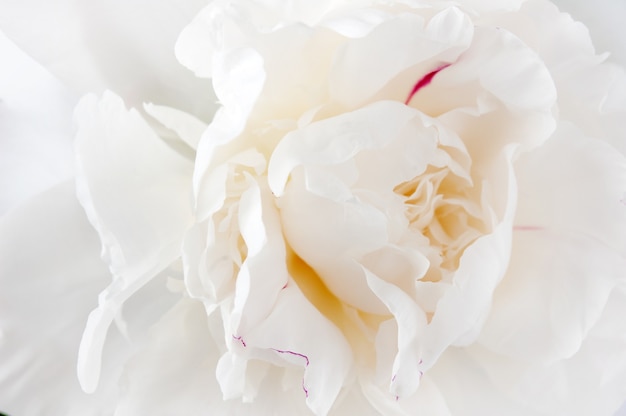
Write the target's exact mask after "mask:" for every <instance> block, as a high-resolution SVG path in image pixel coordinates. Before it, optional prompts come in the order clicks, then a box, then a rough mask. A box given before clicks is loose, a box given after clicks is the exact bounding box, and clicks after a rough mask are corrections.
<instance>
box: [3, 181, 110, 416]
mask: <svg viewBox="0 0 626 416" xmlns="http://www.w3.org/2000/svg"><path fill="white" fill-rule="evenodd" d="M99 251H100V243H99V241H98V236H97V234H96V233H95V232H94V230H93V228H92V227H91V226H90V224H89V223H88V222H87V219H86V218H85V214H84V212H83V210H82V208H81V207H80V205H79V203H78V201H77V200H76V197H75V195H74V187H73V186H72V184H71V183H66V184H63V185H60V186H57V187H54V188H52V189H51V190H49V191H47V192H46V193H43V194H41V195H39V196H37V197H36V198H33V199H31V200H30V201H28V203H26V204H25V205H23V206H21V207H20V208H19V209H16V210H15V211H13V212H12V213H11V214H9V215H7V216H5V217H4V218H2V220H0V411H2V412H5V413H7V414H11V415H22V416H37V415H44V414H45V415H50V416H96V415H102V414H105V413H107V412H109V413H111V412H112V408H111V405H112V404H113V402H114V401H115V399H116V390H115V387H114V384H108V385H107V387H106V389H101V390H99V391H97V392H96V393H95V394H94V395H86V394H85V393H83V392H82V391H81V389H80V386H79V384H78V379H77V378H76V370H75V369H76V355H77V352H78V344H79V341H80V337H81V333H82V330H83V327H84V323H85V317H86V315H87V313H88V312H89V310H90V309H92V308H93V306H94V305H95V304H96V299H97V294H98V292H99V291H100V290H101V289H102V288H103V287H104V286H105V285H106V284H107V283H108V281H109V279H110V275H109V272H108V271H107V268H106V265H105V264H104V263H103V262H102V260H101V259H100V256H99ZM111 369H112V370H113V373H117V369H115V367H112V368H111ZM105 376H107V375H106V374H105Z"/></svg>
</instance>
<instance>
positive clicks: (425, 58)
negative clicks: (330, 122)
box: [329, 8, 473, 108]
mask: <svg viewBox="0 0 626 416" xmlns="http://www.w3.org/2000/svg"><path fill="white" fill-rule="evenodd" d="M472 32H473V27H472V24H471V22H470V20H469V19H468V18H467V16H465V15H464V14H463V13H462V12H461V11H459V10H458V9H457V8H449V9H446V10H444V11H442V12H440V13H438V14H437V15H435V16H434V17H433V18H432V19H431V20H430V21H429V22H428V23H427V24H425V22H424V21H423V18H421V17H420V16H418V15H414V14H406V15H400V16H398V17H395V18H392V19H389V20H388V21H385V22H384V23H381V24H380V25H379V26H377V27H376V28H374V29H373V30H372V31H371V32H370V33H369V34H368V35H367V36H365V37H363V38H359V39H354V40H352V41H350V42H348V43H346V44H345V46H344V47H342V48H340V49H339V51H338V52H337V57H336V59H335V61H334V64H333V68H332V69H331V74H330V79H329V82H330V91H331V96H332V98H334V99H335V100H337V101H338V102H339V103H341V104H342V105H343V106H345V107H347V108H356V107H358V106H359V105H363V104H364V103H365V102H366V101H367V100H368V99H369V98H370V97H372V96H373V95H374V94H376V93H377V92H378V91H379V90H380V89H381V88H383V87H384V86H385V85H386V84H387V83H389V82H390V81H391V80H392V79H393V78H394V77H396V76H398V75H400V74H401V73H402V72H403V71H405V70H407V69H409V68H411V67H413V66H416V65H418V64H419V65H420V68H419V69H420V70H421V72H422V73H423V74H426V73H428V72H430V71H432V70H433V69H435V68H436V67H438V66H441V64H442V63H447V62H454V61H455V60H456V59H457V58H458V57H459V55H460V54H461V53H462V52H463V51H464V50H465V49H467V47H468V46H469V44H470V42H471V38H472ZM391 43H393V44H394V47H393V48H390V47H389V44H391ZM406 51H415V52H414V53H412V54H407V52H406ZM364 68H367V70H366V71H365V70H363V69H364ZM415 72H418V73H419V72H420V71H418V70H416V71H415ZM410 82H411V83H414V82H415V80H413V79H412V80H410ZM410 88H411V87H410V86H406V87H405V88H404V90H405V91H402V92H401V94H402V96H401V97H393V98H399V101H403V100H404V99H405V98H406V95H407V94H408V93H409V92H410ZM389 98H392V97H389Z"/></svg>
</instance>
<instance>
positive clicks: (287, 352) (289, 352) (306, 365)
mask: <svg viewBox="0 0 626 416" xmlns="http://www.w3.org/2000/svg"><path fill="white" fill-rule="evenodd" d="M270 349H271V350H273V351H276V352H277V353H280V354H290V355H295V356H296V357H302V358H304V359H305V360H306V364H305V367H308V366H309V357H307V356H306V355H304V354H300V353H299V352H293V351H289V350H278V349H276V348H270ZM302 390H304V395H305V396H306V397H309V390H307V388H306V386H305V385H304V378H303V379H302Z"/></svg>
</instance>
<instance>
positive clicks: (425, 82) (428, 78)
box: [404, 64, 451, 105]
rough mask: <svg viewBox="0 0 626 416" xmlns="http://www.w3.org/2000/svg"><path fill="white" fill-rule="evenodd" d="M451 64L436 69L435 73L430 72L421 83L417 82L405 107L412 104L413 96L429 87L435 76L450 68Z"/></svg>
mask: <svg viewBox="0 0 626 416" xmlns="http://www.w3.org/2000/svg"><path fill="white" fill-rule="evenodd" d="M450 65H451V64H445V65H442V66H440V67H439V68H437V69H435V70H434V71H431V72H429V73H428V74H426V75H424V76H423V77H422V78H421V79H420V80H419V81H417V83H416V84H415V85H414V86H413V89H412V90H411V92H410V93H409V96H408V97H407V99H406V101H404V104H405V105H409V103H410V102H411V100H412V99H413V96H414V95H415V94H417V92H418V91H419V90H421V89H422V88H424V87H425V86H427V85H428V84H430V83H431V82H432V80H433V78H434V77H435V75H437V74H438V73H439V71H441V70H443V69H446V68H447V67H449V66H450Z"/></svg>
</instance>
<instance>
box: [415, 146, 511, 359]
mask: <svg viewBox="0 0 626 416" xmlns="http://www.w3.org/2000/svg"><path fill="white" fill-rule="evenodd" d="M513 151H514V149H513V148H512V147H510V146H509V147H508V148H506V149H505V150H504V151H503V152H502V154H501V155H500V158H499V159H498V160H496V161H495V162H494V166H493V168H494V175H496V174H497V173H496V172H499V173H500V175H502V176H503V177H502V178H500V179H501V180H503V182H504V183H502V184H497V183H496V182H494V185H495V187H494V189H493V194H494V195H498V196H499V197H500V198H502V199H503V200H504V201H505V202H504V203H503V204H501V205H503V213H502V216H501V219H500V221H501V222H500V223H499V224H498V225H497V226H496V227H495V229H494V230H493V232H492V233H490V234H487V235H485V236H483V237H480V238H479V239H477V240H476V241H475V242H473V243H472V244H471V245H470V246H469V247H468V248H467V249H466V250H465V251H464V253H463V255H462V257H461V260H460V264H459V267H458V269H457V270H456V272H455V273H454V277H453V285H452V286H450V287H449V288H448V289H447V290H446V292H445V293H444V295H443V296H442V298H441V299H440V300H439V302H438V303H437V309H436V311H435V314H434V316H433V318H432V321H431V322H430V323H429V325H428V326H427V327H426V331H425V332H424V334H423V337H424V341H423V352H422V354H423V355H422V360H423V368H424V371H426V370H427V369H428V368H430V367H431V366H432V365H434V364H435V362H436V361H437V359H438V358H439V356H440V355H441V354H442V353H443V352H444V351H445V350H446V348H448V347H449V346H451V345H469V344H471V343H473V342H474V341H475V340H476V338H477V337H478V335H479V334H480V331H481V329H482V326H483V324H484V321H485V318H486V317H487V314H488V313H489V310H490V308H491V302H492V297H493V294H494V290H495V289H496V287H497V286H498V284H499V283H500V281H501V279H502V277H503V276H504V273H505V271H506V268H507V266H508V262H509V255H510V247H511V227H512V223H513V214H514V210H515V204H516V192H517V185H516V181H515V177H514V176H513V168H512V166H511V158H512V153H513ZM504 172H506V177H505V174H504ZM498 185H499V186H498Z"/></svg>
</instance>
